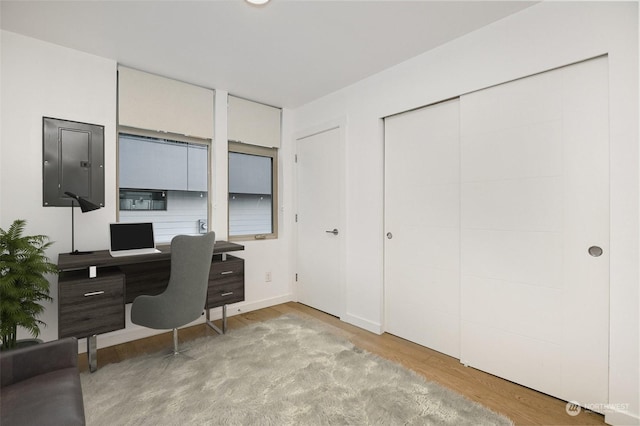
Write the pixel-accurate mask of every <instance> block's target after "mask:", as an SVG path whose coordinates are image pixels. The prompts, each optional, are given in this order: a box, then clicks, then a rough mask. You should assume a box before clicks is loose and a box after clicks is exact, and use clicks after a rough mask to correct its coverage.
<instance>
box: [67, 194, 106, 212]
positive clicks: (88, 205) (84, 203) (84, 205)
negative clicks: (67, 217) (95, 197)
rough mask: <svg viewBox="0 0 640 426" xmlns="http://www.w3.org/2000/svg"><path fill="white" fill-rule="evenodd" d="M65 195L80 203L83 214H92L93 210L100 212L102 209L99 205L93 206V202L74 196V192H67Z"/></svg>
mask: <svg viewBox="0 0 640 426" xmlns="http://www.w3.org/2000/svg"><path fill="white" fill-rule="evenodd" d="M64 194H65V195H68V196H69V197H71V198H73V199H74V200H76V201H77V202H78V204H79V205H80V210H81V211H82V213H86V212H90V211H92V210H98V209H99V208H100V206H99V205H97V204H93V203H92V202H91V201H89V200H85V199H84V198H82V197H80V196H78V195H76V194H74V193H73V192H65V193H64Z"/></svg>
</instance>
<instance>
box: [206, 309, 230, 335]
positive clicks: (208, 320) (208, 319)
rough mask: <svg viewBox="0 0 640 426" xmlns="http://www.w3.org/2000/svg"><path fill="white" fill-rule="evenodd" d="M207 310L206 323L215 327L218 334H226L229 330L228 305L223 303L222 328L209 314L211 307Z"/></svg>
mask: <svg viewBox="0 0 640 426" xmlns="http://www.w3.org/2000/svg"><path fill="white" fill-rule="evenodd" d="M205 310H206V323H207V325H208V326H209V327H211V328H213V329H214V330H215V332H216V333H218V334H225V333H226V332H227V305H222V330H220V328H218V327H217V326H216V325H215V324H214V323H213V322H211V317H210V314H209V308H207V309H205Z"/></svg>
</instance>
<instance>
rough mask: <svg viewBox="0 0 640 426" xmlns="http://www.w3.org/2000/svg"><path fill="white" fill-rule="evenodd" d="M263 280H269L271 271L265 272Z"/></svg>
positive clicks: (268, 281)
mask: <svg viewBox="0 0 640 426" xmlns="http://www.w3.org/2000/svg"><path fill="white" fill-rule="evenodd" d="M264 281H265V282H267V283H270V282H271V272H265V274H264Z"/></svg>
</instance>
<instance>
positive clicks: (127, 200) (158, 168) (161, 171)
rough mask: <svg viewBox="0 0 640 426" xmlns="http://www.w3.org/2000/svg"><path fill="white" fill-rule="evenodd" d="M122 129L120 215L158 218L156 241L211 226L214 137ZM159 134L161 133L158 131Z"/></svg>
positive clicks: (127, 218)
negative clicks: (124, 130) (210, 198)
mask: <svg viewBox="0 0 640 426" xmlns="http://www.w3.org/2000/svg"><path fill="white" fill-rule="evenodd" d="M139 133H143V134H144V136H143V135H141V134H130V133H120V135H119V144H118V158H119V163H118V172H119V173H118V179H119V213H118V217H119V219H118V220H119V221H120V222H152V223H153V232H154V236H155V239H156V243H161V244H162V243H169V242H170V241H171V239H172V238H173V237H174V236H176V235H178V234H186V235H197V234H202V233H206V232H207V221H208V217H209V214H208V213H209V212H208V207H209V203H208V199H209V197H208V188H209V185H208V182H209V172H208V170H209V146H210V145H209V143H208V141H207V140H191V139H188V140H187V139H186V138H185V137H180V136H178V135H174V136H175V137H172V139H167V138H166V137H167V136H168V135H158V134H157V133H153V132H143V131H139ZM155 136H159V137H155Z"/></svg>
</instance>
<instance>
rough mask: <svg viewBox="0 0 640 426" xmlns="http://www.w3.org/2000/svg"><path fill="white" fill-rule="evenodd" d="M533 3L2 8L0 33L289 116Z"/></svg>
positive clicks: (288, 1) (150, 0)
mask: <svg viewBox="0 0 640 426" xmlns="http://www.w3.org/2000/svg"><path fill="white" fill-rule="evenodd" d="M531 4H533V2H524V1H478V0H475V1H451V0H449V1H416V0H413V1H397V0H387V1H365V0H357V1H328V0H317V1H307V0H272V2H271V3H269V4H267V5H266V6H261V7H257V6H251V5H249V4H248V3H246V2H245V1H244V0H208V1H164V0H163V1H159V0H155V1H154V0H143V1H126V0H111V1H96V0H84V1H55V0H47V1H6V0H2V1H1V2H0V14H1V26H2V29H4V30H8V31H12V32H15V33H20V34H24V35H27V36H30V37H34V38H37V39H42V40H46V41H49V42H51V43H55V44H58V45H61V46H67V47H70V48H73V49H77V50H80V51H84V52H88V53H91V54H95V55H98V56H102V57H106V58H111V59H114V60H116V61H118V63H120V64H123V65H126V66H129V67H132V68H137V69H140V70H143V71H148V72H152V73H156V74H159V75H163V76H166V77H171V78H174V79H177V80H182V81H186V82H190V83H193V84H197V85H201V86H204V87H209V88H213V89H222V90H227V91H228V92H229V93H231V94H234V95H236V96H241V97H246V98H248V99H252V100H255V101H259V102H263V103H266V104H270V105H274V106H279V107H288V108H295V107H298V106H300V105H303V104H305V103H307V102H310V101H312V100H314V99H317V98H319V97H322V96H324V95H326V94H329V93H331V92H334V91H336V90H338V89H341V88H343V87H346V86H348V85H350V84H353V83H355V82H357V81H359V80H361V79H363V78H365V77H367V76H370V75H372V74H375V73H377V72H379V71H382V70H384V69H386V68H389V67H391V66H393V65H395V64H398V63H400V62H403V61H405V60H407V59H409V58H412V57H414V56H417V55H419V54H421V53H423V52H426V51H427V50H430V49H433V48H435V47H437V46H439V45H442V44H444V43H446V42H448V41H450V40H452V39H454V38H457V37H460V36H462V35H464V34H466V33H469V32H471V31H474V30H476V29H478V28H480V27H483V26H485V25H487V24H489V23H491V22H494V21H497V20H499V19H501V18H503V17H505V16H507V15H510V14H512V13H516V12H518V11H520V10H522V9H524V8H526V7H528V6H530V5H531Z"/></svg>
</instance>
